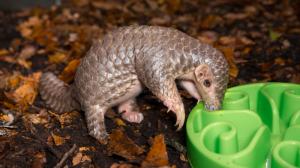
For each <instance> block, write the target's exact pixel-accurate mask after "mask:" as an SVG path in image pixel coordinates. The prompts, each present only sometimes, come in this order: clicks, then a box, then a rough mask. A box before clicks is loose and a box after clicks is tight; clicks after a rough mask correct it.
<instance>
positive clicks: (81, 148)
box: [79, 146, 96, 152]
mask: <svg viewBox="0 0 300 168" xmlns="http://www.w3.org/2000/svg"><path fill="white" fill-rule="evenodd" d="M79 151H80V152H85V151H93V152H95V151H96V148H95V147H93V146H82V147H80V148H79Z"/></svg>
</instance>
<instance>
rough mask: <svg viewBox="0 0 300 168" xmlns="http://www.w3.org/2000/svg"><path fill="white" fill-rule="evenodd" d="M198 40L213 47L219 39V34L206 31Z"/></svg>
mask: <svg viewBox="0 0 300 168" xmlns="http://www.w3.org/2000/svg"><path fill="white" fill-rule="evenodd" d="M198 39H199V40H200V41H201V42H203V43H206V44H210V45H213V44H214V43H215V42H216V41H217V39H218V34H217V33H216V32H214V31H204V32H201V34H200V36H198Z"/></svg>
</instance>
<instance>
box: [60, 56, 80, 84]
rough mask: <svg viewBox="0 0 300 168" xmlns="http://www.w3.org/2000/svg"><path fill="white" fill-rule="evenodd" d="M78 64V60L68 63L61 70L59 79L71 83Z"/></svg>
mask: <svg viewBox="0 0 300 168" xmlns="http://www.w3.org/2000/svg"><path fill="white" fill-rule="evenodd" d="M79 63H80V60H79V59H74V60H72V61H70V62H69V64H68V65H67V66H66V67H65V69H64V70H63V72H62V73H61V74H60V75H59V78H60V79H61V80H63V81H64V82H66V83H69V82H71V81H72V80H73V79H74V75H75V72H76V69H77V67H78V65H79Z"/></svg>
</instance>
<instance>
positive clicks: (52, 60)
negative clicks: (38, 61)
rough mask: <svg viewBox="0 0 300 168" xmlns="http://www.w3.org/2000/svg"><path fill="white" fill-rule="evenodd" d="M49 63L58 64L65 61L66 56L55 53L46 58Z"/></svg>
mask: <svg viewBox="0 0 300 168" xmlns="http://www.w3.org/2000/svg"><path fill="white" fill-rule="evenodd" d="M48 60H49V62H50V63H53V64H59V63H62V62H64V61H66V60H67V55H66V54H65V53H62V52H56V53H54V54H53V55H50V56H49V57H48Z"/></svg>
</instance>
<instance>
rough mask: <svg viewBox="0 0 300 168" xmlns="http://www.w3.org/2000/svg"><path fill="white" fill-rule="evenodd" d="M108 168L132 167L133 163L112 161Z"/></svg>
mask: <svg viewBox="0 0 300 168" xmlns="http://www.w3.org/2000/svg"><path fill="white" fill-rule="evenodd" d="M110 168H133V165H131V164H127V163H122V164H119V163H113V164H112V165H111V166H110Z"/></svg>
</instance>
